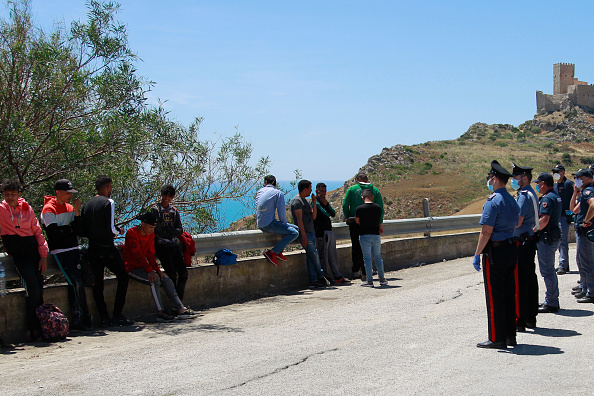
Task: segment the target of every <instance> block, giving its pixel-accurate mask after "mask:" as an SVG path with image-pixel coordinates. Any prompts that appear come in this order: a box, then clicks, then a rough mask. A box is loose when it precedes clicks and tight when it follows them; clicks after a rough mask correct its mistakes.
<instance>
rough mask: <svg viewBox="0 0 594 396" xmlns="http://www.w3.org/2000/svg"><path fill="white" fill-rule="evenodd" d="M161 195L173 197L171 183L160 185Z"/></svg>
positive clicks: (173, 189) (173, 191)
mask: <svg viewBox="0 0 594 396" xmlns="http://www.w3.org/2000/svg"><path fill="white" fill-rule="evenodd" d="M161 195H169V196H171V197H175V187H173V186H172V185H171V184H165V185H164V186H163V187H161Z"/></svg>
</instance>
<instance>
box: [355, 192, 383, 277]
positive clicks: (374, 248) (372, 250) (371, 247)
mask: <svg viewBox="0 0 594 396" xmlns="http://www.w3.org/2000/svg"><path fill="white" fill-rule="evenodd" d="M361 197H362V198H363V205H359V206H358V207H357V209H356V211H355V222H356V223H357V224H359V242H360V244H361V250H362V252H363V261H364V262H365V273H366V281H364V282H363V283H362V284H361V286H367V287H373V270H372V262H371V259H372V258H373V260H374V261H375V266H376V267H377V275H378V276H379V283H380V285H381V286H383V285H387V284H388V281H387V280H386V278H385V274H384V262H383V260H382V254H381V248H382V242H381V239H380V235H381V234H383V233H384V227H383V225H382V223H381V221H382V208H381V207H380V206H379V205H378V204H376V203H373V191H371V190H368V189H365V190H362V191H361Z"/></svg>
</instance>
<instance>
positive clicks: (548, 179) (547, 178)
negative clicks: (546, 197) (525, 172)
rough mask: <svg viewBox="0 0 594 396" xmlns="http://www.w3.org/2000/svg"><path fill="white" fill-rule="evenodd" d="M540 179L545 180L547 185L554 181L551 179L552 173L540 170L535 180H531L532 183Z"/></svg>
mask: <svg viewBox="0 0 594 396" xmlns="http://www.w3.org/2000/svg"><path fill="white" fill-rule="evenodd" d="M541 181H543V182H545V183H546V184H548V185H553V183H554V182H555V181H554V180H553V175H551V174H550V173H547V172H542V173H541V174H540V175H538V177H537V178H536V180H534V181H533V183H539V182H541Z"/></svg>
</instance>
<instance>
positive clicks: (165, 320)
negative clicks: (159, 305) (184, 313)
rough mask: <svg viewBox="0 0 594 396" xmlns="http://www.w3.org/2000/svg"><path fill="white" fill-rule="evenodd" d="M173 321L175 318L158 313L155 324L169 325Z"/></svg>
mask: <svg viewBox="0 0 594 396" xmlns="http://www.w3.org/2000/svg"><path fill="white" fill-rule="evenodd" d="M174 320H175V318H174V317H173V316H171V315H169V314H167V313H165V312H159V313H158V314H157V322H161V323H171V322H173V321H174Z"/></svg>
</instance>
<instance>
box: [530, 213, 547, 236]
mask: <svg viewBox="0 0 594 396" xmlns="http://www.w3.org/2000/svg"><path fill="white" fill-rule="evenodd" d="M550 219H551V215H546V214H543V215H540V218H539V219H538V224H539V226H540V229H541V230H544V228H545V227H546V226H547V224H549V220H550ZM536 231H538V230H537V229H536V226H535V227H534V232H536Z"/></svg>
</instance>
